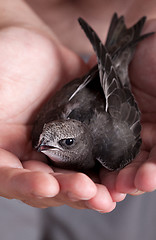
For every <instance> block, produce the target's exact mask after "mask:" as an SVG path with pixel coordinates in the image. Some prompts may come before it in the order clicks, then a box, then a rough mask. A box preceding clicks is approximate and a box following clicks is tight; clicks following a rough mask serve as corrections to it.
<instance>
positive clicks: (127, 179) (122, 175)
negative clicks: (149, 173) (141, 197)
mask: <svg viewBox="0 0 156 240" xmlns="http://www.w3.org/2000/svg"><path fill="white" fill-rule="evenodd" d="M147 157H148V153H147V152H145V151H141V152H140V153H139V154H138V156H137V157H136V158H135V159H134V160H133V162H132V163H130V164H129V165H127V166H126V167H125V168H123V169H122V170H120V171H119V174H118V176H117V179H116V190H117V191H118V192H121V193H130V194H131V193H135V192H136V191H137V190H138V189H137V187H136V185H135V177H136V174H137V171H138V169H139V168H140V166H141V165H142V164H143V163H144V162H145V161H146V159H147Z"/></svg>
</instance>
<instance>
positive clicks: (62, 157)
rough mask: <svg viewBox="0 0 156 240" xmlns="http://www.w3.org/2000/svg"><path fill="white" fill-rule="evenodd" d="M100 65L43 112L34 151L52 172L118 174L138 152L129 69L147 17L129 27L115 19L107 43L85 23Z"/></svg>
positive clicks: (136, 113)
mask: <svg viewBox="0 0 156 240" xmlns="http://www.w3.org/2000/svg"><path fill="white" fill-rule="evenodd" d="M78 21H79V24H80V26H81V28H82V29H83V31H84V32H85V34H86V36H87V38H88V39H89V41H90V43H91V45H92V47H93V50H94V52H95V54H96V57H97V64H96V65H95V66H94V67H93V68H92V69H91V70H90V71H89V72H88V73H87V74H85V75H84V76H83V77H81V78H77V79H74V80H73V81H71V82H69V83H67V84H66V85H64V86H63V88H62V89H61V90H59V91H58V92H57V93H56V94H55V95H54V96H52V97H51V98H50V99H49V100H48V102H47V103H46V104H45V105H44V106H43V107H42V109H41V110H40V112H39V114H38V116H37V118H36V121H35V124H34V127H33V130H32V145H33V147H34V148H35V149H36V150H37V151H39V152H42V153H43V154H45V155H46V156H47V157H48V159H49V160H50V162H51V164H52V165H53V166H54V167H59V168H63V169H69V170H74V171H82V172H85V171H88V170H90V169H94V168H96V166H99V167H100V168H105V169H107V170H109V171H115V170H120V169H122V168H124V167H125V166H126V165H127V164H129V163H131V162H132V160H133V159H134V158H135V157H136V156H137V154H138V153H139V151H140V146H141V143H142V140H141V136H140V134H141V124H140V115H141V113H140V110H139V108H138V104H137V102H136V100H135V97H134V95H133V93H132V91H131V86H130V80H129V76H128V66H129V64H130V62H131V60H132V58H133V55H134V52H135V48H136V46H137V44H138V43H139V42H140V41H142V40H143V39H145V38H146V37H149V36H150V35H151V34H153V33H147V34H144V35H141V31H142V28H143V26H144V23H145V21H146V17H145V16H144V17H142V18H140V19H139V21H137V23H136V24H134V25H133V26H132V27H130V28H127V27H126V25H125V19H124V16H120V17H118V15H117V13H114V14H113V17H112V20H111V23H110V27H109V30H108V34H107V39H106V42H105V44H103V43H102V41H101V40H100V38H99V36H98V35H97V33H96V32H95V31H94V30H93V28H92V27H91V26H90V25H89V24H88V23H87V22H86V21H85V20H84V19H82V18H79V19H78Z"/></svg>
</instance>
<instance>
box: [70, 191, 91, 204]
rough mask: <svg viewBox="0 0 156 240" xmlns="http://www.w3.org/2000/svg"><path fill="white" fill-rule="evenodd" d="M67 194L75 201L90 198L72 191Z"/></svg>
mask: <svg viewBox="0 0 156 240" xmlns="http://www.w3.org/2000/svg"><path fill="white" fill-rule="evenodd" d="M67 196H68V198H69V199H70V200H71V201H73V202H76V201H80V200H88V198H83V197H78V196H77V195H75V194H74V193H71V192H68V193H67Z"/></svg>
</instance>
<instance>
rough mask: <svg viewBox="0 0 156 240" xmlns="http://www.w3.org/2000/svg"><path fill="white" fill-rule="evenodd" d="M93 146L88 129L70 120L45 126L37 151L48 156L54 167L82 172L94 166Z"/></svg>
mask: <svg viewBox="0 0 156 240" xmlns="http://www.w3.org/2000/svg"><path fill="white" fill-rule="evenodd" d="M92 145H93V144H92V137H91V134H90V131H89V129H88V127H87V126H86V125H85V124H83V123H81V122H79V121H77V120H72V119H69V120H61V121H53V122H50V123H47V124H45V125H44V127H43V130H42V133H41V134H40V138H39V142H38V145H37V149H38V151H40V152H42V153H44V154H45V155H47V156H48V157H49V158H50V159H51V160H52V162H53V164H54V166H58V167H61V168H68V169H74V170H80V169H88V168H92V167H93V166H94V161H93V159H92Z"/></svg>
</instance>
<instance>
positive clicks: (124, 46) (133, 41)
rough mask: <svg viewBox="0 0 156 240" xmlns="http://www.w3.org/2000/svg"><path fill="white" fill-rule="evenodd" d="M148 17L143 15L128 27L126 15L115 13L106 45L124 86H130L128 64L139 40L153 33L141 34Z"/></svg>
mask: <svg viewBox="0 0 156 240" xmlns="http://www.w3.org/2000/svg"><path fill="white" fill-rule="evenodd" d="M145 21H146V17H145V16H144V17H142V18H141V19H140V20H139V21H138V22H137V23H136V24H134V25H133V26H132V27H130V28H127V27H126V25H125V20H124V17H123V16H121V17H118V16H117V14H116V13H114V15H113V17H112V20H111V24H110V27H109V31H108V35H107V39H106V43H105V47H106V48H107V50H108V52H109V53H110V55H111V57H112V62H113V65H114V66H115V69H116V71H117V73H118V76H119V77H120V79H121V80H122V84H123V85H124V86H129V79H128V65H129V63H130V61H131V60H132V57H133V54H134V51H135V47H136V45H137V43H138V42H140V41H141V40H143V39H144V38H146V37H148V36H150V35H152V34H153V32H151V33H147V34H144V35H141V31H142V28H143V26H144V23H145Z"/></svg>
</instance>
